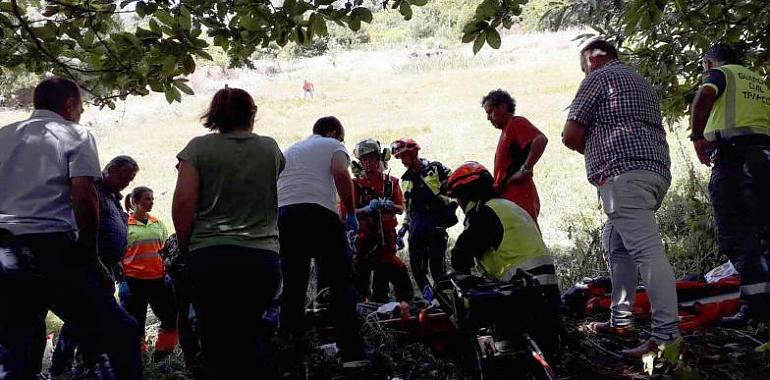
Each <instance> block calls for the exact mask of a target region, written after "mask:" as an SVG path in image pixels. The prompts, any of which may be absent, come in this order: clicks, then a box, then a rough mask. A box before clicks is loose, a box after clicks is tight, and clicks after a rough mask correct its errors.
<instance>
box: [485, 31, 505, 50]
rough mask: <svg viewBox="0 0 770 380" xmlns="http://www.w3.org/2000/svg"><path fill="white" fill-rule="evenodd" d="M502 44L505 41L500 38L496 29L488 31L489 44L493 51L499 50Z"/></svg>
mask: <svg viewBox="0 0 770 380" xmlns="http://www.w3.org/2000/svg"><path fill="white" fill-rule="evenodd" d="M502 43H503V41H502V39H501V38H500V33H498V32H497V30H495V29H494V28H490V29H488V30H487V44H489V46H490V47H492V49H499V48H500V45H502Z"/></svg>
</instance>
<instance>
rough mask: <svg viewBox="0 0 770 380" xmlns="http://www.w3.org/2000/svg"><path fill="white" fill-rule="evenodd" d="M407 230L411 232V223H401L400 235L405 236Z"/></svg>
mask: <svg viewBox="0 0 770 380" xmlns="http://www.w3.org/2000/svg"><path fill="white" fill-rule="evenodd" d="M407 232H409V225H408V224H406V223H404V224H402V225H401V229H399V230H398V236H399V237H402V238H403V237H404V235H406V233H407Z"/></svg>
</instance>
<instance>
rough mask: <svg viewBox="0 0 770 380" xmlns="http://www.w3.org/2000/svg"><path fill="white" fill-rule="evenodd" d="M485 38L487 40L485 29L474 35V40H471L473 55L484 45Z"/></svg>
mask: <svg viewBox="0 0 770 380" xmlns="http://www.w3.org/2000/svg"><path fill="white" fill-rule="evenodd" d="M486 40H487V31H486V30H485V31H483V32H481V33H479V35H478V36H476V40H474V41H473V54H474V55H475V54H476V53H478V52H479V50H481V47H482V46H484V42H485V41H486Z"/></svg>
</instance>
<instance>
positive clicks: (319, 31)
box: [310, 13, 329, 36]
mask: <svg viewBox="0 0 770 380" xmlns="http://www.w3.org/2000/svg"><path fill="white" fill-rule="evenodd" d="M310 27H311V28H313V33H315V35H316V36H326V35H327V34H328V33H329V32H328V30H327V29H326V19H325V18H324V17H323V16H322V15H321V14H319V13H313V14H312V15H310Z"/></svg>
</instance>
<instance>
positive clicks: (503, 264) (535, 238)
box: [447, 161, 560, 353]
mask: <svg viewBox="0 0 770 380" xmlns="http://www.w3.org/2000/svg"><path fill="white" fill-rule="evenodd" d="M493 183H494V179H493V177H492V174H491V173H490V172H489V171H488V170H487V169H486V168H485V167H484V166H483V165H481V164H480V163H478V162H475V161H468V162H465V163H463V164H462V165H460V166H459V167H458V168H457V169H455V171H453V172H452V174H451V175H450V176H449V179H448V180H447V195H449V196H450V197H452V198H455V199H457V202H458V203H459V204H460V207H462V209H463V211H464V212H465V223H464V224H465V229H464V230H463V232H462V233H460V236H458V237H457V241H456V242H455V245H454V247H453V248H452V255H451V263H452V268H453V269H454V270H455V271H458V272H462V273H470V272H471V268H472V267H473V266H474V261H475V262H476V263H478V266H479V268H480V269H481V270H482V271H483V273H484V275H485V276H486V277H488V278H490V279H492V280H496V281H502V282H507V281H510V280H511V279H512V278H513V277H514V276H515V275H516V272H517V271H518V270H524V271H527V272H529V274H530V275H532V276H534V277H535V279H537V281H538V283H539V284H540V292H541V295H542V302H543V305H544V307H545V313H544V314H545V315H538V316H537V318H538V320H539V324H540V326H539V327H540V328H543V329H545V330H546V331H550V332H551V333H553V334H558V333H559V332H558V329H559V327H558V326H559V324H560V323H559V305H560V297H559V285H558V282H557V278H556V268H555V266H554V262H553V258H552V257H551V254H550V253H549V252H548V248H546V246H545V243H544V242H543V238H542V237H541V235H540V229H539V228H538V226H537V223H535V220H534V219H532V216H530V214H529V213H528V212H527V211H526V210H524V209H523V208H521V207H519V206H518V205H516V204H515V203H513V202H511V201H509V200H507V199H504V198H501V197H500V195H499V194H498V193H497V192H495V189H494V186H493ZM521 307H522V308H526V307H527V305H521ZM547 340H548V341H549V342H548V343H547V342H545V341H543V342H538V343H539V344H545V345H546V346H547V348H545V347H544V348H543V349H544V350H545V351H546V352H547V353H553V352H554V350H555V349H556V344H557V343H556V341H557V338H556V337H555V336H551V338H548V339H547Z"/></svg>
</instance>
